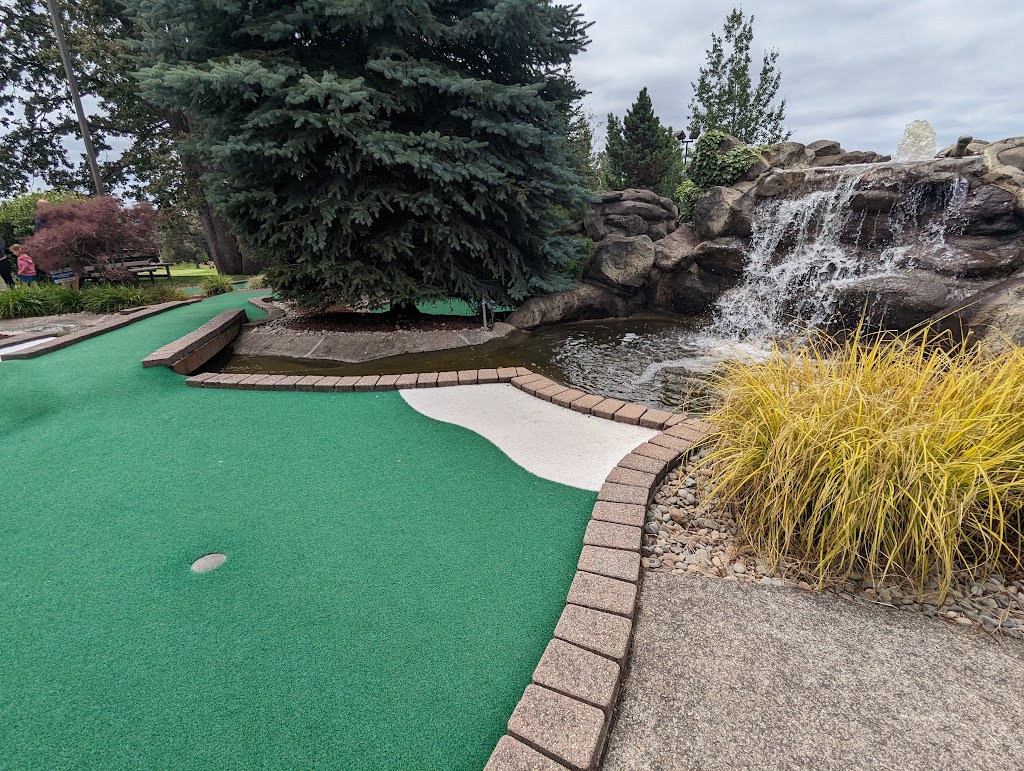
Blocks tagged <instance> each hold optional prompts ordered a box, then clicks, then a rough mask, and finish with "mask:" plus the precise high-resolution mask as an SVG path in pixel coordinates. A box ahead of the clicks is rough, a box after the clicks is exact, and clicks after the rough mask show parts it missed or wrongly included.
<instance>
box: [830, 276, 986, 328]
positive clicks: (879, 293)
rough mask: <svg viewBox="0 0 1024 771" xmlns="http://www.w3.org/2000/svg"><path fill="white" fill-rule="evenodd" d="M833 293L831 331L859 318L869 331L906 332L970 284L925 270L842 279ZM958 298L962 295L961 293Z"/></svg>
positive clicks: (851, 325)
mask: <svg viewBox="0 0 1024 771" xmlns="http://www.w3.org/2000/svg"><path fill="white" fill-rule="evenodd" d="M833 289H834V291H835V292H836V293H837V298H836V299H837V311H838V318H837V319H835V320H834V321H833V325H834V327H835V328H837V329H838V328H845V329H853V328H854V327H856V325H857V323H858V322H859V320H860V318H861V316H862V315H863V316H864V320H865V323H866V324H867V325H868V327H870V328H874V329H888V330H896V331H900V332H903V331H906V330H908V329H910V328H911V327H913V326H914V325H916V324H920V323H921V322H923V321H925V320H927V319H928V318H929V317H930V316H932V315H933V314H934V313H936V312H937V311H940V310H942V309H943V308H946V307H948V306H949V305H950V303H951V302H952V301H953V299H954V298H955V297H956V296H957V295H958V294H960V293H962V292H964V291H970V290H971V284H970V283H969V282H966V281H961V280H957V279H952V278H945V277H942V276H939V275H937V274H935V273H931V272H929V271H926V270H914V269H911V270H907V271H905V272H903V273H901V274H899V275H875V276H864V277H861V278H853V279H844V280H842V281H837V282H835V283H834V284H833ZM961 296H962V294H961Z"/></svg>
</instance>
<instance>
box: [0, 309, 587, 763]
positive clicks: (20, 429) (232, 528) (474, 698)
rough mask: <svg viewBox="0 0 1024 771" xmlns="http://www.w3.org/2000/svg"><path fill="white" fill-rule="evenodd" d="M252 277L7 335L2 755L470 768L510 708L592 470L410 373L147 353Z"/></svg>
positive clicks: (532, 659) (547, 629)
mask: <svg viewBox="0 0 1024 771" xmlns="http://www.w3.org/2000/svg"><path fill="white" fill-rule="evenodd" d="M257 294H262V293H248V292H234V293H231V294H228V295H222V296H219V297H216V298H212V299H209V300H205V301H203V302H202V303H199V304H196V305H193V306H188V307H184V308H180V309H176V310H174V311H171V312H169V313H166V314H164V315H161V316H156V317H154V318H152V319H147V320H144V321H140V322H138V323H136V324H133V325H131V326H128V327H126V328H124V329H122V330H118V331H116V332H111V333H108V334H105V335H102V336H100V337H98V338H95V339H93V340H89V341H86V342H83V343H80V344H77V345H75V346H72V347H70V348H68V349H65V350H63V351H58V352H56V353H52V354H49V355H46V356H43V357H40V358H38V359H34V360H29V361H10V362H0V373H2V377H3V382H4V384H5V389H4V395H3V400H2V402H0V440H2V443H3V447H4V450H5V456H6V457H7V458H8V459H11V460H12V461H14V460H16V466H17V468H18V472H17V475H16V477H15V478H13V479H10V480H9V484H8V485H7V487H6V489H5V492H4V501H5V505H4V506H3V511H4V513H3V515H2V516H0V618H3V619H5V623H4V624H3V625H2V626H0V651H2V652H3V654H2V656H0V746H2V747H3V754H2V758H3V760H2V763H0V765H4V766H7V767H11V768H67V769H83V768H89V769H128V768H133V769H134V768H147V769H159V768H166V769H181V768H193V769H225V768H275V769H278V768H304V769H305V768H318V769H322V768H325V769H329V768H344V769H363V768H365V769H385V768H387V769H419V768H423V769H428V768H432V769H436V768H445V769H449V768H451V769H479V768H480V767H482V766H483V764H484V763H485V762H486V759H487V757H488V755H489V753H490V752H491V750H492V749H493V746H494V743H495V742H496V741H497V739H498V738H499V737H500V736H501V735H502V734H503V733H504V730H505V723H506V721H507V719H508V717H509V715H510V714H511V711H512V709H513V707H514V705H515V703H516V701H517V700H518V698H519V696H520V694H521V693H522V690H523V688H524V687H525V686H526V685H527V684H528V683H529V681H530V676H531V673H532V671H533V668H534V666H535V665H536V663H537V661H538V659H539V658H540V655H541V653H542V652H543V649H544V646H545V645H546V643H547V641H548V639H550V636H551V633H552V630H553V628H554V624H555V622H556V621H557V619H558V615H559V613H560V612H561V608H562V606H563V603H564V600H565V595H566V591H567V589H568V586H569V583H570V581H571V579H572V575H573V569H574V566H575V563H576V557H577V556H578V553H579V548H580V542H581V538H582V533H583V529H584V527H585V524H586V521H587V517H588V514H589V510H590V507H591V506H592V504H593V501H594V499H595V494H594V493H592V492H588V491H583V490H578V489H575V488H570V487H566V486H563V485H559V484H556V483H553V482H549V481H546V480H542V479H539V478H537V477H534V476H532V475H531V474H529V473H527V472H526V471H524V470H523V469H522V468H520V467H519V466H518V465H516V464H514V463H513V462H512V461H510V460H509V459H508V458H507V457H506V456H505V455H504V454H503V453H501V452H500V451H499V450H498V449H497V448H495V447H494V446H493V445H492V444H490V443H489V442H487V441H486V440H485V439H483V438H482V437H480V436H478V435H476V434H474V433H471V432H469V431H467V430H465V429H462V428H459V427H456V426H452V425H449V424H445V423H439V422H435V421H433V420H430V419H429V418H426V417H424V416H422V415H420V414H419V413H417V412H415V411H414V410H412V409H411V408H410V407H409V406H408V405H406V404H405V402H404V401H403V400H402V398H401V396H400V395H399V394H397V393H395V392H391V393H351V394H329V393H303V392H263V391H223V390H214V389H193V388H187V387H185V386H184V384H183V382H182V380H183V379H182V378H181V377H180V376H178V375H175V374H174V373H173V372H171V371H170V370H167V369H146V370H144V369H142V367H141V366H140V364H139V361H140V359H142V358H143V357H144V356H145V355H147V354H148V353H150V352H152V351H153V350H155V349H156V348H158V347H160V346H162V345H164V344H165V343H167V342H170V341H171V340H173V339H175V338H177V337H179V336H181V335H183V334H185V333H187V332H189V331H191V330H193V329H195V328H196V327H198V326H199V325H200V324H201V323H203V322H204V321H206V320H208V319H209V318H212V317H213V316H214V315H216V314H217V313H219V312H220V311H223V310H225V309H228V308H232V307H239V306H242V305H243V304H244V302H245V300H246V299H247V298H248V297H251V296H254V295H257ZM250 313H254V312H253V311H252V310H250ZM209 552H224V553H225V554H227V557H228V559H227V562H225V563H224V564H223V565H222V566H221V567H219V568H217V569H216V570H214V571H212V572H210V573H205V574H196V573H193V572H192V571H191V570H190V569H189V565H190V564H191V562H192V561H193V560H195V559H196V558H198V557H200V556H202V555H204V554H206V553H209Z"/></svg>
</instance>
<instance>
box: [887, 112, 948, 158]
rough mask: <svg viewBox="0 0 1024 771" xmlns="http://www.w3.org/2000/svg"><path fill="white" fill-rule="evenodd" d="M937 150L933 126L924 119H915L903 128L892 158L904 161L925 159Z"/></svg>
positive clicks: (932, 156) (933, 155) (931, 156)
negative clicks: (901, 136)
mask: <svg viewBox="0 0 1024 771" xmlns="http://www.w3.org/2000/svg"><path fill="white" fill-rule="evenodd" d="M936 152H938V142H937V140H936V137H935V128H934V127H933V126H932V124H931V123H929V122H928V121H926V120H915V121H911V122H910V123H908V124H907V127H906V128H905V129H903V138H902V139H900V143H899V145H898V146H897V148H896V152H895V153H894V154H893V156H892V159H893V160H894V161H898V162H901V163H904V162H906V161H927V160H931V159H932V158H934V157H935V153H936Z"/></svg>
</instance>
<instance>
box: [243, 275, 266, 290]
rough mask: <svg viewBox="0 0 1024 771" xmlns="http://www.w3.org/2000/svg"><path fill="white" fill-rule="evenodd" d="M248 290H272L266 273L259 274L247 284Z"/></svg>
mask: <svg viewBox="0 0 1024 771" xmlns="http://www.w3.org/2000/svg"><path fill="white" fill-rule="evenodd" d="M245 288H246V289H270V282H268V281H267V274H266V273H257V274H256V275H255V276H252V277H251V278H250V279H249V280H248V281H246V282H245Z"/></svg>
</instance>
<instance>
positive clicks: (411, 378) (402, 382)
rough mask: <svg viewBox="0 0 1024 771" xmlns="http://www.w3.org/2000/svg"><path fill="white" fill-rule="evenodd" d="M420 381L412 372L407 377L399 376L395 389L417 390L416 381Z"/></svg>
mask: <svg viewBox="0 0 1024 771" xmlns="http://www.w3.org/2000/svg"><path fill="white" fill-rule="evenodd" d="M418 379H419V375H417V374H416V373H415V372H411V373H409V374H406V375H399V376H398V380H396V381H395V388H415V387H416V381H417V380H418Z"/></svg>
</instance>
